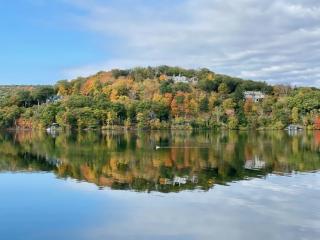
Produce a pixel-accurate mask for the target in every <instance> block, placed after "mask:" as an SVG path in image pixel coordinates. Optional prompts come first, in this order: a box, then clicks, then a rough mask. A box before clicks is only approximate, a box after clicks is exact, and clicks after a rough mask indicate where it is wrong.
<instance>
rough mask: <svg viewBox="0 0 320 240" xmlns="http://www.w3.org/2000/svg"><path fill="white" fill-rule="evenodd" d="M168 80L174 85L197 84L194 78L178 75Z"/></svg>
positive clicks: (169, 77)
mask: <svg viewBox="0 0 320 240" xmlns="http://www.w3.org/2000/svg"><path fill="white" fill-rule="evenodd" d="M168 79H169V80H172V81H173V82H174V83H196V82H197V78H196V77H192V78H188V77H186V76H182V75H181V74H179V75H178V76H175V75H173V76H168Z"/></svg>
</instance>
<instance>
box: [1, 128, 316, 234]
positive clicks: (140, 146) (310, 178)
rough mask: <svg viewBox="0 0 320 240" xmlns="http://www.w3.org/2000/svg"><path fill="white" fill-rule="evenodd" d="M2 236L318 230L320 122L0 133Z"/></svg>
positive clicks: (259, 232) (280, 232) (313, 231)
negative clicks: (308, 126)
mask: <svg viewBox="0 0 320 240" xmlns="http://www.w3.org/2000/svg"><path fill="white" fill-rule="evenodd" d="M0 196H1V197H0V234H1V235H0V236H1V237H0V238H1V239H5V240H6V239H10V240H11V239H13V240H15V239H21V240H28V239H32V240H33V239H35V240H38V239H39V240H40V239H41V240H43V239H46V240H51V239H52V240H53V239H63V240H64V239H68V240H70V239H77V240H78V239H79V240H82V239H83V240H87V239H94V240H95V239H98V240H100V239H139V240H140V239H184V240H186V239H199V240H200V239H201V240H206V239H208V240H209V239H210V240H211V239H227V240H228V239H232V240H233V239H245V240H251V239H252V240H253V239H254V240H255V239H262V240H264V239H266V240H267V239H268V240H269V239H279V240H283V239H290V240H295V239H304V240H305V239H310V240H311V239H312V240H316V239H320V132H318V131H315V132H299V133H291V134H289V133H288V132H285V131H270V132H220V133H215V132H205V131H204V132H188V131H173V132H167V131H164V132H162V131H155V132H112V131H109V132H105V133H103V134H98V133H92V132H91V133H81V134H80V133H73V134H70V133H69V134H66V133H60V134H56V135H48V134H47V133H43V132H27V131H26V132H3V133H1V134H0Z"/></svg>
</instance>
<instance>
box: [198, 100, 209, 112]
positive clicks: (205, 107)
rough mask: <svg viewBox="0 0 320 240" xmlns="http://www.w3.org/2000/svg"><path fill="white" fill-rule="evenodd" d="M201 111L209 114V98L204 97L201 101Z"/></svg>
mask: <svg viewBox="0 0 320 240" xmlns="http://www.w3.org/2000/svg"><path fill="white" fill-rule="evenodd" d="M199 109H200V111H201V112H208V111H209V99H208V97H204V98H202V99H201V100H200V103H199Z"/></svg>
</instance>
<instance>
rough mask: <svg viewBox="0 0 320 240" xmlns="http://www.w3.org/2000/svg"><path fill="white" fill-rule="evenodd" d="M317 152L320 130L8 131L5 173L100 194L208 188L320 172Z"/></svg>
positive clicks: (0, 166)
mask: <svg viewBox="0 0 320 240" xmlns="http://www.w3.org/2000/svg"><path fill="white" fill-rule="evenodd" d="M156 146H160V148H159V149H157V148H156ZM319 148H320V132H310V133H301V134H297V135H288V133H286V132H250V133H249V132H239V133H238V132H223V133H212V132H198V133H195V132H161V131H159V132H151V133H146V132H107V133H104V134H102V135H99V134H96V133H86V134H59V135H57V136H54V137H53V136H49V135H47V134H46V133H42V132H14V133H8V132H6V133H2V134H1V135H0V171H10V172H16V171H27V172H37V171H47V172H54V174H55V175H56V176H57V177H59V178H68V177H70V178H73V179H77V180H80V181H86V182H90V183H94V184H96V185H97V186H99V187H100V188H104V187H110V188H112V189H130V190H135V191H149V192H150V191H159V192H178V191H182V190H193V189H202V190H208V189H210V188H212V187H214V186H215V185H216V184H223V185H225V184H228V183H230V182H232V181H238V180H244V179H251V178H259V177H264V176H266V175H267V174H269V173H272V172H273V173H276V174H291V173H292V172H295V171H299V172H309V171H316V170H319V169H320V155H319Z"/></svg>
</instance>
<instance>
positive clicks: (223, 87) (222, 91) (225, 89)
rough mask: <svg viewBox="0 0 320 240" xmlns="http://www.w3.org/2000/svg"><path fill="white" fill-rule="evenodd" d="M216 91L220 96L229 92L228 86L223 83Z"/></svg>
mask: <svg viewBox="0 0 320 240" xmlns="http://www.w3.org/2000/svg"><path fill="white" fill-rule="evenodd" d="M218 91H219V93H220V94H227V93H228V92H229V89H228V86H227V84H225V83H221V84H220V85H219V88H218Z"/></svg>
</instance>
